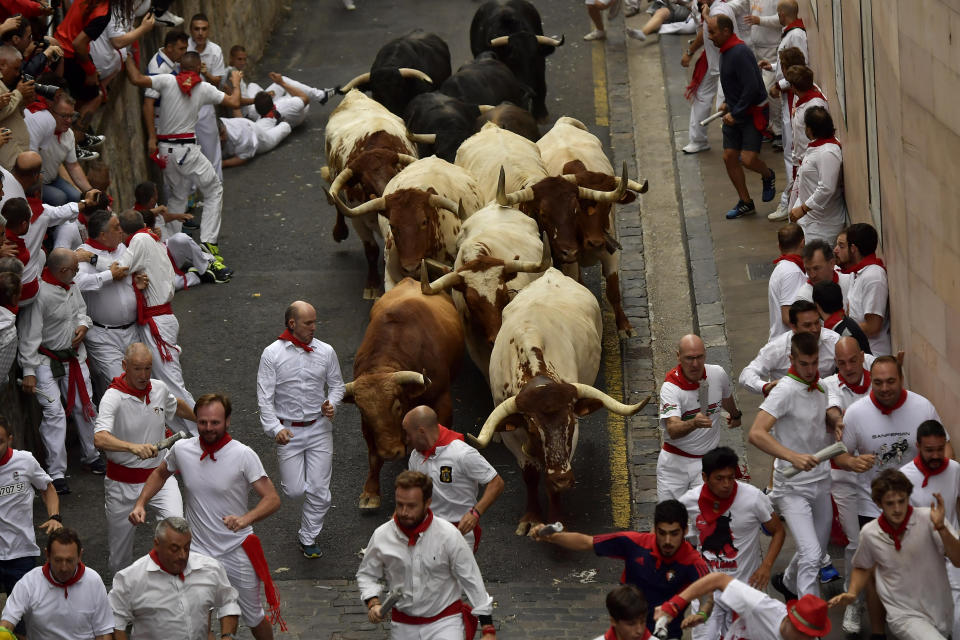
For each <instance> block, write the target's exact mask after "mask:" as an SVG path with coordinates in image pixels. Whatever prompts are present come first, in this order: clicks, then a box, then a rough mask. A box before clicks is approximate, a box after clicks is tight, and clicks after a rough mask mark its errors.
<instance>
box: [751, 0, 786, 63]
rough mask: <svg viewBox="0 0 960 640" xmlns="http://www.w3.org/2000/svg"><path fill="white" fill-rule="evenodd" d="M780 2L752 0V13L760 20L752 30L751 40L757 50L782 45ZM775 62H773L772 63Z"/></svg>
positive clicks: (774, 0) (776, 0) (775, 0)
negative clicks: (778, 4) (778, 10)
mask: <svg viewBox="0 0 960 640" xmlns="http://www.w3.org/2000/svg"><path fill="white" fill-rule="evenodd" d="M777 2H778V0H752V2H751V3H750V12H751V13H752V14H753V15H755V16H757V17H759V18H760V24H755V25H753V27H752V28H751V30H750V39H751V41H752V42H753V46H754V47H756V48H758V49H759V48H763V49H767V48H769V47H776V46H777V44H779V43H780V31H781V30H782V29H781V27H780V17H779V16H778V15H777ZM771 62H773V61H771Z"/></svg>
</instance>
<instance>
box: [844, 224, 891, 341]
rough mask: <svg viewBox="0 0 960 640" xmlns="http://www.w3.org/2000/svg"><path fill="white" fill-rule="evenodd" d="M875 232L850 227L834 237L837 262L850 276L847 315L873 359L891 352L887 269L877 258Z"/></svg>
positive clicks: (858, 225)
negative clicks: (866, 342) (862, 335)
mask: <svg viewBox="0 0 960 640" xmlns="http://www.w3.org/2000/svg"><path fill="white" fill-rule="evenodd" d="M878 241H879V237H878V235H877V230H876V229H874V228H873V227H872V226H870V225H869V224H866V223H863V222H860V223H857V224H852V225H850V226H849V227H847V228H846V229H844V230H843V231H842V232H841V233H840V235H838V236H837V247H836V253H837V262H838V263H840V266H841V267H842V268H843V272H844V273H849V274H852V275H853V284H852V285H850V291H849V293H848V295H847V315H848V316H850V317H851V318H853V319H854V320H856V321H857V322H859V323H860V328H861V329H863V332H864V333H865V334H867V337H868V338H869V339H870V351H871V352H872V353H873V355H875V356H888V355H891V354H892V353H893V346H892V344H891V342H890V302H889V285H888V283H887V268H886V266H885V265H884V264H883V260H881V259H880V258H878V257H877V253H876V252H877V243H878Z"/></svg>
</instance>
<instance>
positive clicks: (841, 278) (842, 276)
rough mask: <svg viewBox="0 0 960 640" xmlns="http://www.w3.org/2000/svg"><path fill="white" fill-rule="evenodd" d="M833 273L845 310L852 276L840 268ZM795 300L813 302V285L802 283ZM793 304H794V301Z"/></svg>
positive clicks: (807, 282)
mask: <svg viewBox="0 0 960 640" xmlns="http://www.w3.org/2000/svg"><path fill="white" fill-rule="evenodd" d="M797 179H798V180H799V179H800V178H799V177H798V178H797ZM804 217H806V216H804ZM834 273H835V274H836V276H837V284H839V285H840V292H841V293H842V294H843V306H844V308H846V306H847V294H848V292H849V291H850V285H851V284H853V275H852V274H850V273H841V272H840V267H834ZM808 280H809V279H808ZM797 300H806V301H807V302H813V285H812V284H810V282H809V281H806V282H804V283H803V286H802V287H800V290H799V291H797ZM794 302H796V300H794Z"/></svg>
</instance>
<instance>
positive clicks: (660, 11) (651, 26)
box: [627, 0, 690, 40]
mask: <svg viewBox="0 0 960 640" xmlns="http://www.w3.org/2000/svg"><path fill="white" fill-rule="evenodd" d="M628 12H629V10H628ZM647 13H649V14H650V19H649V20H647V22H646V24H644V25H643V27H642V28H640V29H631V28H629V27H628V28H627V35H628V36H630V37H631V38H633V39H635V40H646V39H647V36H649V35H650V34H651V33H656V32H657V31H659V30H660V27H662V26H663V25H664V24H667V23H670V22H684V21H686V20H687V18H689V17H690V7H689V6H687V5H686V4H685V3H683V2H680V1H678V0H654V2H652V3H650V6H649V7H647Z"/></svg>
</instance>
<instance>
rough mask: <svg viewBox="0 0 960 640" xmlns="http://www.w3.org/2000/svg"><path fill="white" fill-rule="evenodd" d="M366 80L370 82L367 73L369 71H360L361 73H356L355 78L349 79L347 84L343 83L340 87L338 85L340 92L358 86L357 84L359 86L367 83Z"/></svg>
mask: <svg viewBox="0 0 960 640" xmlns="http://www.w3.org/2000/svg"><path fill="white" fill-rule="evenodd" d="M368 82H370V74H369V73H361V74H360V75H358V76H357V77H356V78H354V79H353V80H351V81H350V82H348V83H347V84H345V85H343V86H342V87H340V93H346V92H347V91H350V90H351V89H356V88H357V87H359V86H361V85H365V84H367V83H368Z"/></svg>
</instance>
